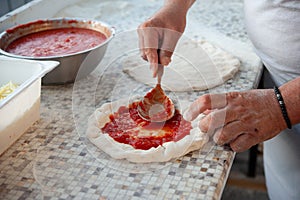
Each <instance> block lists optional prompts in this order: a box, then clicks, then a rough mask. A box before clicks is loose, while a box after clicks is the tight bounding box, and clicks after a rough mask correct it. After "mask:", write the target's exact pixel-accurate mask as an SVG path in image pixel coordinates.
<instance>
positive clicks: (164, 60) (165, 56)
mask: <svg viewBox="0 0 300 200" xmlns="http://www.w3.org/2000/svg"><path fill="white" fill-rule="evenodd" d="M172 54H173V53H172V52H170V51H167V50H160V51H159V61H160V63H161V64H162V65H163V66H167V65H169V64H170V62H171V57H172Z"/></svg>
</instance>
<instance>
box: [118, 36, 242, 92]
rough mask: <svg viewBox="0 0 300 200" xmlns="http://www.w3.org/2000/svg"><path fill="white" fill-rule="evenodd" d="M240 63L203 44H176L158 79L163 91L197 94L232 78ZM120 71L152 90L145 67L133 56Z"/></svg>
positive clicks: (153, 81)
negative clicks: (162, 73)
mask: <svg viewBox="0 0 300 200" xmlns="http://www.w3.org/2000/svg"><path fill="white" fill-rule="evenodd" d="M239 67H240V61H239V60H238V59H237V58H235V57H234V56H232V55H230V54H229V53H227V52H225V51H224V50H222V49H220V48H217V47H215V46H213V45H212V44H210V43H208V42H206V41H200V42H194V41H184V42H179V43H178V45H177V47H176V49H175V52H174V53H173V57H172V62H171V63H170V65H169V66H167V67H165V72H164V75H163V79H162V86H164V90H168V91H178V92H183V91H196V90H197V91H199V90H206V89H211V88H214V87H216V86H218V85H221V84H223V83H224V82H226V81H227V80H228V79H230V78H233V77H234V75H235V74H236V73H237V72H238V70H239ZM123 71H124V72H125V73H127V74H128V75H129V76H130V77H132V78H134V79H135V80H137V81H139V82H142V83H144V84H147V85H150V86H152V87H153V86H155V84H156V82H157V81H156V79H154V78H153V77H152V73H151V72H150V70H149V63H148V62H145V61H144V60H142V59H141V58H140V56H139V55H138V54H137V53H136V54H134V55H129V56H127V57H126V58H125V59H124V60H123Z"/></svg>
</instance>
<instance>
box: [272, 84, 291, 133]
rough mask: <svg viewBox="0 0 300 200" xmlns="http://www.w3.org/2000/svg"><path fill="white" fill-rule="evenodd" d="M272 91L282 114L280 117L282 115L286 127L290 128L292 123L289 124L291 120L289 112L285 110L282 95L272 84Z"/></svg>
mask: <svg viewBox="0 0 300 200" xmlns="http://www.w3.org/2000/svg"><path fill="white" fill-rule="evenodd" d="M274 93H275V97H276V99H277V101H278V105H279V107H280V110H281V114H282V117H283V119H284V121H285V123H286V126H287V128H289V129H291V128H292V124H291V120H290V118H289V114H288V111H287V108H286V105H285V101H284V99H283V96H282V94H281V92H280V90H279V89H278V87H276V86H274Z"/></svg>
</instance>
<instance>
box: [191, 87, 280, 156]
mask: <svg viewBox="0 0 300 200" xmlns="http://www.w3.org/2000/svg"><path fill="white" fill-rule="evenodd" d="M200 113H204V114H205V117H204V118H202V119H201V120H200V124H199V126H200V129H201V131H203V132H207V133H208V134H214V135H213V139H214V141H215V142H216V143H217V144H218V145H224V144H229V145H230V147H231V148H232V150H233V151H236V152H242V151H245V150H247V149H249V148H250V147H251V146H253V145H255V144H258V143H260V142H263V141H265V140H268V139H270V138H272V137H274V136H276V135H277V134H278V133H279V132H280V131H281V130H283V129H285V128H286V124H285V121H284V119H283V117H282V113H281V110H280V107H279V105H278V102H277V100H276V98H275V95H274V91H273V90H272V89H264V90H250V91H246V92H229V93H226V94H205V95H203V96H201V97H199V98H198V99H197V100H196V101H195V102H193V103H192V104H191V106H190V108H189V110H188V111H187V113H186V114H185V118H186V119H187V120H193V119H195V118H196V117H197V116H198V115H199V114H200Z"/></svg>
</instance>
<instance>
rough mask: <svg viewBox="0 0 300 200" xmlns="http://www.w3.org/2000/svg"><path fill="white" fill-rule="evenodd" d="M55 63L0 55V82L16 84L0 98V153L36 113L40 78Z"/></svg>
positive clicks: (34, 120) (35, 118) (23, 130)
mask: <svg viewBox="0 0 300 200" xmlns="http://www.w3.org/2000/svg"><path fill="white" fill-rule="evenodd" d="M58 65H59V62H56V61H32V60H23V59H15V58H9V57H5V56H0V86H3V85H5V84H7V83H8V82H10V81H12V82H13V83H15V84H18V85H19V86H18V87H17V88H16V89H15V90H14V91H13V92H12V93H11V94H10V95H8V96H7V97H6V98H4V99H2V100H0V155H1V154H2V153H3V152H4V151H5V150H6V149H7V148H8V147H9V146H10V145H12V144H13V143H14V142H15V141H16V140H17V139H18V138H19V137H20V136H21V135H22V134H23V133H24V132H25V131H26V130H27V129H28V128H29V127H30V126H31V125H32V124H33V123H34V122H36V121H37V120H38V119H39V117H40V95H41V78H42V77H43V76H44V75H45V74H46V73H48V72H49V71H51V70H52V69H54V68H55V67H56V66H58Z"/></svg>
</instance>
